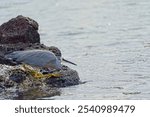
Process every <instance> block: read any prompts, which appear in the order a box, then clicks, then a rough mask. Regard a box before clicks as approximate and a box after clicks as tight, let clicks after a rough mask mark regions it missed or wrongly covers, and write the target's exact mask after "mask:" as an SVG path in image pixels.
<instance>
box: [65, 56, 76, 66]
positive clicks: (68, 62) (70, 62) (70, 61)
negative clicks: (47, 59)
mask: <svg viewBox="0 0 150 117" xmlns="http://www.w3.org/2000/svg"><path fill="white" fill-rule="evenodd" d="M62 61H64V62H67V63H70V64H72V65H76V66H77V64H75V63H73V62H71V61H68V60H66V59H64V58H62Z"/></svg>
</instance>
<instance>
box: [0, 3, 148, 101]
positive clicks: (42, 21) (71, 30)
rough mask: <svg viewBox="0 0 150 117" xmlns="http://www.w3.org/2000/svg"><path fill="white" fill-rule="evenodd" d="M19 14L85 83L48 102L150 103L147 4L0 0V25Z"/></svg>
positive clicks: (66, 90) (63, 90)
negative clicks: (29, 20)
mask: <svg viewBox="0 0 150 117" xmlns="http://www.w3.org/2000/svg"><path fill="white" fill-rule="evenodd" d="M19 14H22V15H24V16H29V17H31V18H33V19H35V20H36V21H37V22H38V23H39V25H40V30H39V33H40V35H41V42H42V43H44V44H46V45H48V46H51V45H55V46H57V47H59V48H60V49H61V50H62V53H63V56H64V57H65V58H66V59H69V60H71V61H73V62H75V63H77V64H78V66H77V67H75V66H72V65H69V64H66V65H68V66H70V67H71V68H73V69H75V70H77V71H78V73H79V75H80V78H81V80H82V81H87V83H85V84H82V85H77V86H72V87H67V88H62V89H61V90H62V94H61V96H55V97H52V98H48V99H150V0H32V1H31V0H7V1H4V0H0V24H2V23H3V22H6V21H8V20H9V19H11V18H12V17H16V16H17V15H19Z"/></svg>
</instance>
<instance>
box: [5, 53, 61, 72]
mask: <svg viewBox="0 0 150 117" xmlns="http://www.w3.org/2000/svg"><path fill="white" fill-rule="evenodd" d="M5 57H6V58H7V59H12V60H14V61H16V62H20V63H25V64H28V65H31V66H34V67H42V68H43V67H46V68H54V69H61V61H59V60H58V59H57V57H56V56H55V55H54V53H52V52H50V51H48V50H25V51H15V52H12V53H10V54H7V55H5Z"/></svg>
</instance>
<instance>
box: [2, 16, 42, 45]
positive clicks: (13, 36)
mask: <svg viewBox="0 0 150 117" xmlns="http://www.w3.org/2000/svg"><path fill="white" fill-rule="evenodd" d="M37 30H38V23H37V22H36V21H34V20H32V19H30V18H28V17H24V16H21V15H19V16H17V17H16V18H13V19H11V20H9V21H8V22H6V23H4V24H2V25H1V26H0V43H1V44H10V43H11V44H13V43H20V42H23V43H40V36H39V33H38V31H37Z"/></svg>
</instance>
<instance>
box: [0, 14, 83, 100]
mask: <svg viewBox="0 0 150 117" xmlns="http://www.w3.org/2000/svg"><path fill="white" fill-rule="evenodd" d="M37 31H38V24H37V22H36V21H34V20H32V19H30V18H28V17H23V16H18V17H16V18H13V19H11V20H10V21H8V22H6V23H4V24H2V25H1V26H0V92H1V93H0V99H39V98H40V99H41V98H43V97H51V96H55V95H60V94H61V92H60V89H59V87H67V86H72V85H78V84H79V83H80V79H79V76H78V73H77V71H75V70H73V69H70V68H69V67H67V66H63V67H62V69H61V70H60V71H57V72H58V73H60V74H62V76H61V77H59V78H42V79H36V78H34V77H33V76H32V75H30V74H29V73H27V72H26V71H23V70H22V69H21V68H18V67H19V64H21V63H16V62H15V61H12V60H10V59H8V58H5V55H6V54H8V53H11V52H14V51H24V50H32V49H41V50H49V51H52V52H53V53H54V54H55V55H56V56H57V57H58V59H61V56H62V54H61V51H60V50H59V49H58V48H57V47H55V46H51V47H48V46H45V45H44V44H41V43H40V36H39V33H38V32H37Z"/></svg>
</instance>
